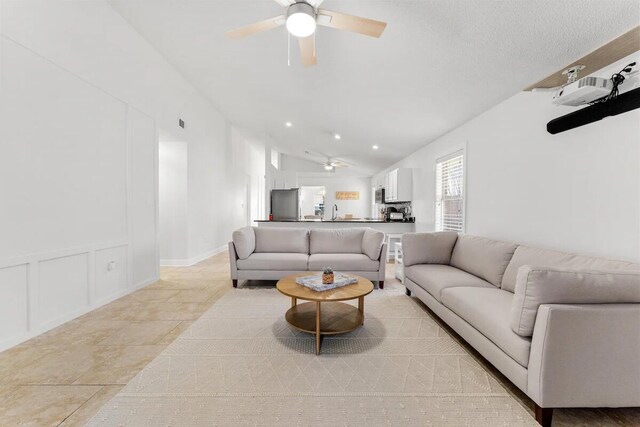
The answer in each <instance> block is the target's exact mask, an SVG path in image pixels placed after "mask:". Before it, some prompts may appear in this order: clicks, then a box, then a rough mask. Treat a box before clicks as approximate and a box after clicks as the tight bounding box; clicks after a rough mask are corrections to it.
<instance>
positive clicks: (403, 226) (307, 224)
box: [255, 219, 416, 234]
mask: <svg viewBox="0 0 640 427" xmlns="http://www.w3.org/2000/svg"><path fill="white" fill-rule="evenodd" d="M255 222H256V223H257V224H258V227H288V228H295V227H300V228H309V229H312V228H315V229H319V228H325V229H326V228H363V227H369V228H373V229H374V230H378V231H382V232H383V233H385V234H403V233H413V232H414V231H415V229H416V224H415V222H408V221H385V220H382V219H336V220H324V219H291V220H276V221H269V220H256V221H255Z"/></svg>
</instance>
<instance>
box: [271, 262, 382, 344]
mask: <svg viewBox="0 0 640 427" xmlns="http://www.w3.org/2000/svg"><path fill="white" fill-rule="evenodd" d="M312 274H321V273H319V272H308V273H302V274H293V275H291V276H287V277H283V278H282V279H280V280H279V281H278V284H277V285H276V288H277V289H278V291H280V293H282V294H284V295H287V296H289V297H291V308H290V309H289V310H288V311H287V312H286V314H285V316H284V317H285V319H286V320H287V322H289V324H290V325H291V326H293V327H294V328H296V329H298V330H300V331H303V332H308V333H310V334H315V336H316V354H320V345H321V344H322V336H323V335H335V334H344V333H346V332H350V331H353V330H354V329H356V328H358V327H360V326H362V324H363V323H364V297H365V295H369V294H370V293H371V292H372V291H373V283H371V281H370V280H368V279H365V278H364V277H360V276H356V275H355V274H350V275H349V276H352V277H355V278H357V279H358V283H354V284H353V285H347V286H343V287H341V288H336V289H330V290H328V291H322V292H316V291H313V290H311V289H309V288H307V287H304V286H302V285H299V284H297V283H296V278H297V277H301V276H309V275H312ZM356 298H357V299H358V307H354V306H352V305H350V304H345V303H343V302H341V301H348V300H352V299H356ZM299 299H300V300H304V301H310V302H305V303H302V304H298V300H299Z"/></svg>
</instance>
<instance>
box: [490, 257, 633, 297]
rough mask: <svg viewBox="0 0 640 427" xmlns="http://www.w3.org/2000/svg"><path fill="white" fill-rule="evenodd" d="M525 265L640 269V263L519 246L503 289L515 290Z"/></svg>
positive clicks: (579, 268)
mask: <svg viewBox="0 0 640 427" xmlns="http://www.w3.org/2000/svg"><path fill="white" fill-rule="evenodd" d="M523 265H537V266H540V267H554V268H564V269H570V270H602V271H638V272H640V264H634V263H632V262H625V261H613V260H608V259H604V258H597V257H590V256H585V255H576V254H571V253H566V252H558V251H552V250H548V249H539V248H532V247H530V246H518V249H516V251H515V253H514V254H513V258H511V262H509V265H508V266H507V269H506V270H505V272H504V277H503V278H502V289H504V290H506V291H509V292H514V290H515V287H516V277H517V275H518V269H519V268H520V267H522V266H523Z"/></svg>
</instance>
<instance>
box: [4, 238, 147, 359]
mask: <svg viewBox="0 0 640 427" xmlns="http://www.w3.org/2000/svg"><path fill="white" fill-rule="evenodd" d="M128 253H129V243H128V242H127V241H126V240H118V241H110V242H100V243H96V244H92V245H87V246H81V247H74V248H67V249H60V250H56V251H51V252H41V253H36V254H29V255H24V256H20V257H16V258H11V259H3V260H0V299H2V300H3V301H7V304H8V305H7V307H8V308H10V309H8V308H5V307H4V306H2V305H0V307H2V308H4V310H2V311H3V313H5V316H4V317H3V316H2V313H0V321H2V322H3V324H4V325H5V326H4V327H0V351H4V350H6V349H8V348H10V347H13V346H15V345H17V344H20V343H21V342H24V341H26V340H28V339H30V338H33V337H35V336H37V335H40V334H42V333H44V332H47V331H48V330H51V329H53V328H55V327H57V326H59V325H61V324H63V323H65V322H68V321H69V320H72V319H75V318H76V317H78V316H81V315H83V314H85V313H88V312H90V311H92V310H95V309H96V308H98V307H101V306H103V305H105V304H107V303H109V302H112V301H114V300H116V299H118V298H120V297H122V296H124V295H126V294H128V293H131V292H133V291H135V290H137V289H140V288H143V287H145V286H147V285H149V284H151V283H153V282H155V281H156V280H158V277H153V278H148V279H146V280H144V281H142V282H141V283H131V282H130V281H129V270H130V269H131V268H130V265H129V263H128V261H127V259H128ZM111 258H116V259H113V261H115V263H116V264H115V267H114V270H111V271H110V272H109V273H111V272H113V271H116V270H118V269H119V272H120V273H121V274H122V277H121V278H119V276H118V277H117V278H116V279H114V280H107V281H106V282H104V281H103V282H102V283H106V284H112V285H113V286H112V288H106V290H107V291H106V292H105V288H102V294H98V293H97V292H96V291H97V289H96V284H97V283H98V282H99V281H100V280H101V279H100V278H101V277H104V272H105V271H106V269H108V266H107V263H108V262H110V261H112V260H111ZM69 260H73V261H74V262H70V261H69ZM122 260H124V262H122ZM80 261H82V262H80ZM56 264H60V265H59V267H60V268H57V266H56ZM43 265H45V268H43ZM51 267H53V268H51ZM43 274H44V276H43ZM74 274H75V275H76V285H77V287H75V288H73V287H72V288H71V290H72V291H74V292H78V295H76V296H78V297H81V298H82V299H81V300H80V299H77V300H76V304H69V305H67V306H66V307H63V308H64V310H62V311H60V312H55V314H54V315H52V316H51V317H49V318H43V315H44V314H46V307H43V305H42V304H41V301H40V300H41V298H43V295H46V292H44V293H43V289H42V286H43V285H47V284H48V285H49V286H55V287H56V292H58V291H59V289H60V286H62V285H64V283H62V282H64V281H65V280H69V277H71V278H73V276H74ZM81 275H82V276H83V279H84V280H83V281H81V282H79V281H78V280H77V279H79V278H80V277H81ZM80 284H82V285H83V287H80V286H79V285H80ZM80 301H81V303H80ZM5 317H6V318H5Z"/></svg>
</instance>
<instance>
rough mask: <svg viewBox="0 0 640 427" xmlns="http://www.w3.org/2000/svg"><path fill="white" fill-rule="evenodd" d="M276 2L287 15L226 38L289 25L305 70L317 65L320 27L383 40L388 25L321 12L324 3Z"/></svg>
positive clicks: (232, 31) (323, 10) (231, 34)
mask: <svg viewBox="0 0 640 427" xmlns="http://www.w3.org/2000/svg"><path fill="white" fill-rule="evenodd" d="M274 1H275V2H276V3H278V4H279V5H281V6H283V7H285V8H286V12H285V13H284V14H282V15H279V16H275V17H273V18H269V19H265V20H263V21H258V22H254V23H253V24H249V25H245V26H244V27H240V28H237V29H235V30H231V31H227V33H226V35H227V37H229V38H231V39H239V38H241V37H245V36H249V35H251V34H255V33H260V32H263V31H267V30H271V29H273V28H278V27H281V26H282V25H285V24H286V27H287V31H289V34H291V35H292V36H295V37H297V38H298V45H299V46H300V54H301V57H302V64H303V65H304V66H305V67H310V66H313V65H316V63H317V61H316V52H315V31H316V26H317V25H321V26H323V27H329V28H335V29H338V30H346V31H352V32H354V33H358V34H364V35H365V36H370V37H380V36H381V35H382V32H383V31H384V29H385V28H386V26H387V23H386V22H382V21H375V20H373V19H367V18H361V17H359V16H353V15H347V14H344V13H339V12H332V11H330V10H326V9H319V8H318V7H319V6H320V4H321V3H322V2H323V1H324V0H306V1H305V0H274Z"/></svg>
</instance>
